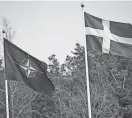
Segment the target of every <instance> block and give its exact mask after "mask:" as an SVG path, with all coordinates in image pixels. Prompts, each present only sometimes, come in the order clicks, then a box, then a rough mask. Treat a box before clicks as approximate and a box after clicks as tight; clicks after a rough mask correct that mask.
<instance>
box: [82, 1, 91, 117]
mask: <svg viewBox="0 0 132 118" xmlns="http://www.w3.org/2000/svg"><path fill="white" fill-rule="evenodd" d="M81 7H82V12H83V28H84V42H85V66H86V67H85V68H86V80H87V98H88V115H89V118H92V115H91V101H90V84H89V71H88V57H87V56H88V53H87V43H86V37H85V35H86V33H85V24H84V23H85V20H84V4H83V3H82V4H81Z"/></svg>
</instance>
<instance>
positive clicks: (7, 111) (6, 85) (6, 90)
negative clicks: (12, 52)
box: [2, 30, 9, 118]
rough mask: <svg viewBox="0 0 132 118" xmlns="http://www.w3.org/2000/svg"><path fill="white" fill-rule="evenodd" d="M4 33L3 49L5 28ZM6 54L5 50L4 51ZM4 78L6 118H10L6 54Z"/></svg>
mask: <svg viewBox="0 0 132 118" xmlns="http://www.w3.org/2000/svg"><path fill="white" fill-rule="evenodd" d="M2 33H3V49H4V40H5V39H4V34H5V33H6V32H5V31H4V30H3V31H2ZM4 55H5V51H4ZM3 59H4V78H5V93H6V118H9V98H8V95H9V93H8V81H7V80H6V71H5V56H4V58H3Z"/></svg>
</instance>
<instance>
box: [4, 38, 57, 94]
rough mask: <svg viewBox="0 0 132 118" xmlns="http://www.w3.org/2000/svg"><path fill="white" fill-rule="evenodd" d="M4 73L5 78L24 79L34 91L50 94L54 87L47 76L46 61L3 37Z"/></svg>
mask: <svg viewBox="0 0 132 118" xmlns="http://www.w3.org/2000/svg"><path fill="white" fill-rule="evenodd" d="M4 56H5V74H6V79H7V80H16V81H24V82H25V84H26V85H28V86H29V87H30V88H32V89H33V90H35V91H36V92H44V93H45V94H47V95H49V96H52V95H53V93H54V91H55V87H54V85H53V83H52V82H51V80H50V79H49V78H48V76H47V65H46V63H44V62H42V61H40V60H38V59H36V58H35V57H33V56H31V55H29V54H28V53H26V52H25V51H23V50H21V49H20V48H18V47H17V46H16V45H14V44H12V43H11V42H9V41H8V40H6V39H4Z"/></svg>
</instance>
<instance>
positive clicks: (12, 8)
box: [0, 1, 132, 62]
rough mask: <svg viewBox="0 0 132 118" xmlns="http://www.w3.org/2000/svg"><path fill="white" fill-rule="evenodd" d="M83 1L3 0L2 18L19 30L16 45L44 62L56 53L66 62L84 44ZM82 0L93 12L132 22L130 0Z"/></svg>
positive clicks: (106, 17) (0, 8)
mask: <svg viewBox="0 0 132 118" xmlns="http://www.w3.org/2000/svg"><path fill="white" fill-rule="evenodd" d="M81 3H82V2H79V1H78V2H70V1H69V2H55V1H54V2H51V1H50V2H46V1H41V2H26V1H23V2H0V17H1V16H4V17H6V18H7V19H9V20H10V23H11V25H12V27H13V29H14V30H16V34H15V37H14V39H13V43H14V44H16V45H17V46H19V47H20V48H21V49H23V50H25V51H27V52H28V53H30V54H31V55H33V56H35V57H37V58H38V59H40V60H42V61H45V62H48V57H49V56H50V55H51V54H55V55H56V56H57V58H58V59H59V61H60V62H63V61H64V60H65V57H66V55H67V54H70V51H71V50H73V49H74V47H75V44H76V43H77V42H79V43H80V44H81V45H84V32H83V31H84V27H83V19H82V8H81V7H80V5H81ZM83 3H84V4H85V11H86V12H88V13H89V14H91V15H94V16H97V17H100V18H103V19H106V20H112V21H117V22H124V23H131V24H132V2H130V1H129V2H112V1H111V2H100V1H98V2H95V1H93V2H89V1H87V2H83ZM0 20H1V19H0ZM0 28H1V26H0Z"/></svg>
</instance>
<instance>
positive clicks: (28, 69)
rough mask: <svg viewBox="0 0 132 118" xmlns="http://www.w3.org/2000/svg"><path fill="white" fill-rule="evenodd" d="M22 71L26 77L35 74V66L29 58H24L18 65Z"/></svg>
mask: <svg viewBox="0 0 132 118" xmlns="http://www.w3.org/2000/svg"><path fill="white" fill-rule="evenodd" d="M19 66H20V67H21V70H22V72H23V73H24V75H26V77H27V78H31V77H34V76H35V75H36V72H37V71H38V70H37V69H36V68H37V67H36V66H35V64H34V63H33V62H32V61H31V60H29V59H24V60H23V61H22V62H21V63H20V65H19Z"/></svg>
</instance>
